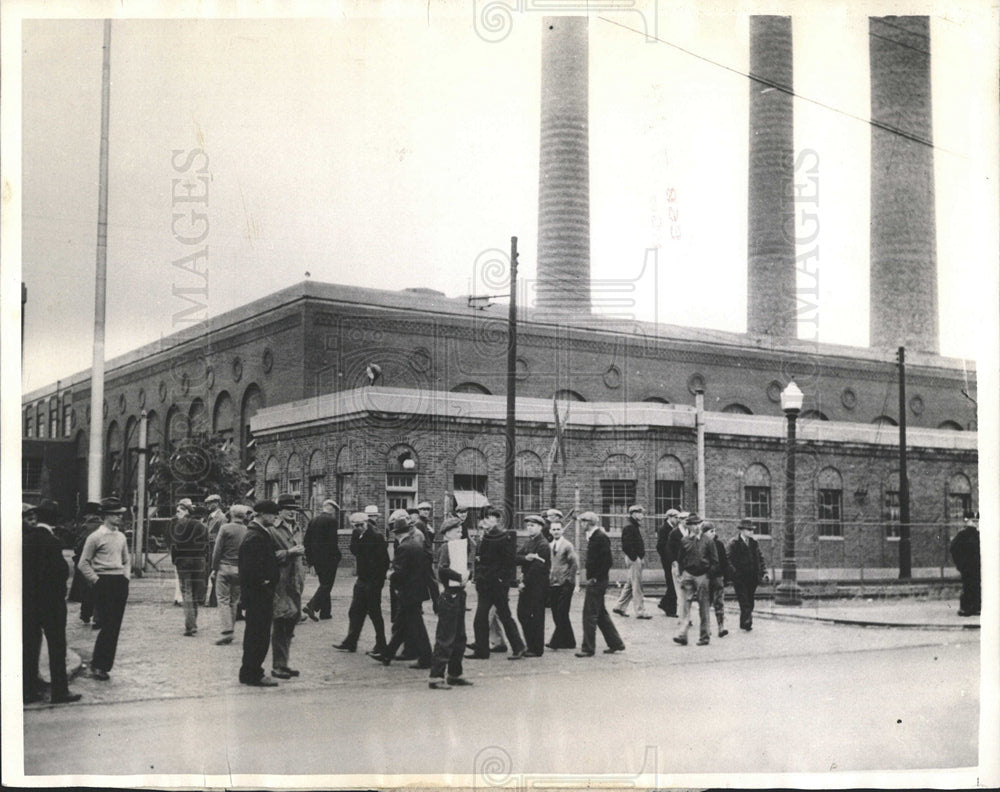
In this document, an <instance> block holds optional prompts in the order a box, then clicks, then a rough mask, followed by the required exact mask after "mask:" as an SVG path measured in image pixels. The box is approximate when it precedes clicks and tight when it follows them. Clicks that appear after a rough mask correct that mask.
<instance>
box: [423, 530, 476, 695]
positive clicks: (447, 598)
mask: <svg viewBox="0 0 1000 792" xmlns="http://www.w3.org/2000/svg"><path fill="white" fill-rule="evenodd" d="M439 536H440V538H441V542H440V544H441V552H440V555H439V556H438V579H439V580H440V581H441V585H442V589H441V593H440V595H439V597H438V623H437V634H436V635H435V636H434V653H433V658H432V660H431V678H430V682H428V687H430V688H432V689H435V690H448V689H450V688H452V687H455V686H459V685H462V686H465V685H471V684H472V683H471V682H470V681H469V680H467V679H466V678H465V677H463V676H462V657H463V655H464V654H465V640H466V639H465V584H466V583H468V582H469V578H470V576H471V574H472V572H473V564H474V563H475V548H474V546H473V543H472V540H471V539H462V521H461V520H459V519H458V518H457V517H446V518H445V521H444V522H443V523H442V524H441V531H440V532H439ZM452 549H454V550H455V552H456V556H455V560H454V562H453V561H452ZM462 560H464V564H461V563H460V561H462ZM460 566H461V567H463V569H462V571H459V567H460ZM445 670H447V672H448V677H447V679H445Z"/></svg>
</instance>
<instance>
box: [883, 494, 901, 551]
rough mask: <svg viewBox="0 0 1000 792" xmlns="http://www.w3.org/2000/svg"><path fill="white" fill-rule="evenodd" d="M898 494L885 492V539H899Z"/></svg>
mask: <svg viewBox="0 0 1000 792" xmlns="http://www.w3.org/2000/svg"><path fill="white" fill-rule="evenodd" d="M899 533H900V531H899V492H898V491H896V490H886V492H885V535H886V538H888V539H892V538H897V539H898V538H899Z"/></svg>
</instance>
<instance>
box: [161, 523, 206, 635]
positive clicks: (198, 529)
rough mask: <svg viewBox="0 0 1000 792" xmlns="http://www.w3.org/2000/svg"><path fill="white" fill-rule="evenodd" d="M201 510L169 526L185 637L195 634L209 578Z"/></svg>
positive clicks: (171, 555) (171, 556)
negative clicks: (179, 589)
mask: <svg viewBox="0 0 1000 792" xmlns="http://www.w3.org/2000/svg"><path fill="white" fill-rule="evenodd" d="M205 511H206V509H204V508H192V510H191V513H190V515H189V516H181V514H182V512H181V509H180V508H178V510H177V513H178V516H177V517H176V518H175V519H174V520H173V521H171V523H170V560H171V561H172V562H173V565H174V569H176V570H177V578H178V580H180V583H181V598H182V601H183V603H184V635H186V636H188V637H191V636H194V635H197V633H198V606H199V605H200V604H202V603H204V601H205V589H206V579H207V577H208V560H207V556H208V552H209V551H208V528H207V527H206V526H205V523H203V522H202V521H201V519H200V517H203V516H205V515H204V512H205Z"/></svg>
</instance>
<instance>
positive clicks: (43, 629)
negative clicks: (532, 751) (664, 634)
mask: <svg viewBox="0 0 1000 792" xmlns="http://www.w3.org/2000/svg"><path fill="white" fill-rule="evenodd" d="M339 511H340V507H339V505H338V504H337V503H336V502H335V501H333V500H326V501H325V502H324V503H323V506H322V511H321V512H320V513H319V514H317V515H316V516H315V517H313V518H312V519H311V520H310V521H309V522H308V525H307V526H306V527H305V530H304V531H303V530H302V529H301V527H300V524H299V520H298V518H299V515H300V514H301V513H302V510H301V507H300V505H299V503H298V502H297V499H296V498H295V496H293V495H281V496H279V497H278V498H277V500H274V501H272V500H263V501H260V502H258V503H256V504H254V505H253V507H250V506H246V505H241V504H236V505H233V506H231V507H230V508H229V510H228V514H227V512H225V511H224V510H223V509H222V504H221V499H220V498H219V497H218V496H215V495H213V496H209V497H208V498H206V500H205V501H204V503H201V504H195V503H193V502H192V501H191V500H190V499H187V498H185V499H182V500H180V501H179V502H178V503H177V506H176V511H175V516H174V518H173V519H172V521H171V524H170V531H169V540H170V554H171V558H172V561H173V564H174V568H175V570H176V574H177V584H178V589H179V602H180V604H182V605H183V609H184V610H183V612H184V631H183V635H184V636H188V637H192V636H195V635H197V632H198V615H199V606H204V605H205V604H215V603H217V614H218V616H217V619H218V624H219V637H218V639H217V640H216V641H215V643H216V644H218V645H220V646H224V645H227V644H231V643H233V640H234V630H235V624H236V622H237V621H239V620H241V619H243V620H244V621H245V629H244V633H243V642H242V646H243V658H242V664H241V667H240V671H239V681H240V682H241V683H243V684H246V685H254V686H260V687H273V686H276V685H277V684H278V683H277V682H276V681H275V680H277V679H291V678H293V677H297V676H299V673H300V672H299V671H298V670H297V669H295V668H293V667H292V666H291V665H290V662H291V645H292V640H293V637H294V634H295V629H296V626H297V625H298V624H299V623H300V622H303V621H306V620H309V619H311V620H313V621H321V620H329V619H332V618H333V616H334V614H333V612H332V607H331V598H330V593H331V589H332V587H333V584H334V582H335V580H336V575H337V569H338V567H339V564H340V562H341V560H342V555H343V554H342V551H341V549H340V545H339V541H338V528H339V524H340V520H339ZM22 512H23V515H22V516H23V520H22V523H23V536H24V541H23V568H24V574H23V589H22V596H23V598H22V603H23V645H24V669H23V671H24V677H23V678H24V689H23V696H24V701H25V702H34V701H40V700H42V698H43V694H44V688H45V687H46V686H45V684H44V683H43V682H42V681H41V679H40V678H39V674H38V660H39V654H40V647H41V639H42V635H43V634H44V636H45V639H46V642H47V645H48V648H49V662H50V664H51V667H50V679H51V682H50V683H49V685H48V687H50V701H51V702H52V703H67V702H73V701H77V700H79V698H80V695H79V694H73V693H71V692H70V690H69V687H68V683H67V678H66V637H65V630H66V596H65V592H66V580H67V577H68V574H69V569H68V566H67V564H66V562H65V560H64V558H63V556H62V544H61V542H60V541H59V539H58V538H56V536H55V534H54V530H53V523H54V522H56V520H57V519H58V505H57V504H56V503H54V502H53V501H48V500H43V501H42V502H41V503H39V504H38V505H37V506H28V505H25V506H24V507H23V509H22ZM125 513H126V509H125V507H124V506H122V504H121V503H120V502H119V500H118V499H117V498H106V499H104V500H102V501H101V502H100V503H88V504H86V506H85V507H84V509H83V510H82V513H81V526H82V529H81V531H80V534H79V539H78V541H77V544H76V546H75V548H74V558H73V561H74V579H73V585H72V588H71V590H70V597H69V599H70V600H71V601H78V602H80V619H81V620H82V621H83V622H84V623H87V622H89V621H90V620H91V619H93V628H94V629H95V630H97V631H98V635H97V639H96V641H95V644H94V650H93V656H92V659H91V662H90V674H91V676H92V677H93V678H94V679H97V680H102V681H106V680H108V679H110V672H111V670H112V668H113V666H114V661H115V654H116V651H117V645H118V636H119V631H120V629H121V624H122V619H123V616H124V613H125V606H126V603H127V601H128V588H129V576H130V569H131V559H130V556H129V549H128V542H127V541H126V538H125V535H124V534H123V533H122V530H121V529H122V522H123V518H124V515H125ZM569 517H570V518H572V519H575V520H576V521H577V523H578V524H579V526H580V529H581V531H582V532H583V533H584V534H585V536H586V559H585V565H584V568H583V570H582V572H583V574H582V576H581V575H580V571H581V570H580V568H579V559H578V557H577V552H576V548H575V547H574V545H573V543H572V542H570V541H568V540H567V539H566V538H565V537H564V536H563V533H564V523H566V522H567V520H566V519H564V516H563V514H562V513H561V512H560V511H559V510H558V509H549V510H548V511H546V512H545V513H544V514H541V515H528V516H526V517H525V518H524V520H523V528H524V529H525V531H526V533H527V538H526V539H525V540H524V541H522V542H521V543H520V546H519V543H518V539H517V533H516V532H515V531H514V530H511V529H508V528H507V527H506V526H504V525H503V524H502V522H501V519H502V513H501V512H500V511H499V510H498V509H495V508H492V507H491V508H487V509H486V510H485V512H484V513H483V514H482V517H481V519H480V520H479V521H478V523H477V524H476V525H475V526H473V529H472V530H471V531H468V530H467V529H466V525H467V522H468V521H467V511H465V510H456V511H455V512H454V513H452V514H449V515H447V516H446V517H445V519H444V520H443V521H442V523H441V524H440V526H439V527H438V529H437V530H436V531H435V529H434V526H433V523H432V520H431V504H430V503H427V502H423V503H420V504H418V505H417V506H416V508H414V509H410V510H403V509H399V510H396V511H394V512H392V514H390V515H389V517H388V521H387V523H383V522H382V518H381V515H380V513H379V510H378V507H376V506H368V507H366V508H365V510H364V511H363V512H355V513H353V514H351V515H350V517H349V521H350V524H351V529H352V531H351V538H350V545H349V547H350V552H351V554H352V555H353V556H354V558H355V562H356V574H357V578H356V581H355V583H354V587H353V591H352V595H351V603H350V607H349V609H348V613H347V617H348V624H347V634H346V636H345V637H344V639H343V640H342V641H341V642H340V643H338V644H335V648H337V649H339V650H341V651H343V652H356V651H357V649H358V642H359V640H360V637H361V633H362V631H363V629H364V627H365V624H366V623H367V622H369V621H370V622H371V626H372V631H373V633H374V645H373V647H372V649H371V650H370V651H368V652H367V654H368V655H369V656H370V657H372V658H373V659H374V660H376V661H378V662H380V663H382V664H384V665H390V664H391V663H392V662H393V661H394V660H406V661H411V665H410V667H411V668H415V669H423V670H428V671H429V672H430V683H429V684H430V687H432V688H435V689H448V688H450V687H453V686H457V685H469V684H471V683H470V682H469V681H468V680H467V679H465V677H464V676H463V660H467V659H471V660H486V659H489V658H490V656H491V655H492V654H496V653H505V652H508V651H509V652H510V654H509V655H508V659H510V660H522V659H530V658H536V657H540V656H541V655H542V654H543V653H544V651H545V649H546V648H548V649H552V650H558V649H577V641H576V635H575V633H574V630H573V625H572V624H571V622H570V616H569V614H570V606H571V603H572V598H573V596H574V594H575V593H576V592H577V591H578V577H581V578H582V581H583V585H584V588H585V593H584V602H583V617H582V625H581V626H582V639H581V641H580V645H579V649H578V651H576V656H577V657H580V658H586V657H593V656H594V655H595V654H596V651H597V647H596V635H597V631H598V629H599V630H600V632H601V635H602V637H603V639H604V643H605V644H606V648H605V649H604V652H605V653H607V654H613V653H615V652H620V651H624V649H625V644H624V642H623V641H622V639H621V636H620V635H619V633H618V630H617V629H616V627H615V624H614V621H613V620H612V618H611V616H610V615H609V614H608V611H607V609H606V607H605V594H606V591H607V588H608V585H609V573H610V570H611V568H612V566H613V559H612V550H611V541H610V538H609V536H608V534H607V533H606V532H605V530H604V528H603V527H602V525H601V521H600V518H599V517H598V515H597V514H595V513H594V512H592V511H586V512H583V513H582V514H579V515H577V516H575V518H574V517H573V515H572V514H571V515H569ZM977 517H978V515H977ZM644 519H645V509H644V508H643V507H642V506H640V505H633V506H631V507H630V508H629V509H628V522H627V524H626V525H625V527H624V528H623V530H622V534H621V544H622V552H623V554H624V555H625V558H626V562H627V565H628V577H627V580H626V582H625V584H624V586H623V587H622V590H621V594H620V596H619V597H618V600H617V603H616V604H615V606H614V608H613V611H612V612H613V613H615V614H616V615H618V616H620V617H623V618H627V617H628V615H629V614H628V612H627V610H626V609H627V607H628V605H629V604H632V605H633V610H634V614H635V616H636V617H637V618H638V619H648V618H651V617H650V615H649V614H648V613H647V611H646V608H645V600H644V597H643V593H642V580H643V574H642V573H643V565H644V563H645V544H644V539H643V535H644V533H643V530H642V523H643V520H644ZM976 523H977V519H974V518H972V517H971V516H970V518H969V519H968V520H967V525H966V529H965V530H964V531H962V532H961V533H959V535H958V536H956V538H955V540H954V542H953V543H952V553H953V555H954V557H955V562H956V566H957V567H958V568H959V571H960V572H961V574H962V578H963V595H962V601H961V610H960V615H963V616H964V615H972V614H975V613H978V612H979V609H980V601H981V594H980V591H979V566H980V563H979V555H978V546H979V543H978V527H977V524H976ZM737 528H738V534H737V535H736V536H735V537H734V538H732V539H731V540H730V541H729V542H728V543H723V542H722V541H721V540H720V539H719V538H718V537H717V536H716V531H715V526H714V525H713V524H712V523H711V522H709V521H706V520H702V519H701V518H700V517H699V516H698V515H697V514H690V513H687V512H680V511H678V510H676V509H670V510H669V511H668V512H667V515H666V519H665V521H664V523H663V524H662V525H661V526H660V527H659V528H658V530H657V533H656V551H657V554H658V555H659V557H660V563H661V564H662V567H663V571H664V576H665V579H666V581H667V582H668V585H667V586H666V590H665V592H664V594H663V597H662V598H661V599H660V601H659V603H658V606H659V608H660V609H661V610H663V612H664V614H665V615H666V616H669V617H674V618H676V619H677V621H676V630H675V634H674V636H673V641H674V642H675V643H676V644H678V645H681V646H686V645H687V644H688V633H689V630H690V628H691V627H692V625H693V622H694V615H693V613H692V610H693V609H694V607H695V606H697V609H698V630H699V634H698V642H697V643H698V645H699V646H704V645H707V644H708V643H709V642H710V639H711V621H712V619H711V617H712V613H713V611H714V615H715V621H716V624H717V635H718V636H719V637H720V638H721V637H724V636H726V635H727V634H728V630H727V629H726V627H725V611H724V590H725V587H726V586H728V585H730V584H731V585H732V586H733V589H734V592H735V595H736V600H737V602H738V603H739V610H740V624H739V626H740V629H742V630H744V631H748V632H749V631H750V630H752V629H753V609H754V599H755V592H756V589H757V586H758V585H759V584H760V583H762V582H765V581H767V574H766V568H765V565H764V558H763V555H762V554H761V551H760V548H759V546H758V544H757V542H756V540H755V539H754V538H753V535H752V533H753V531H752V529H753V526H752V523H750V522H749V521H748V520H743V521H741V522H740V523H739V525H738V526H737ZM306 566H309V567H311V568H312V569H313V570H315V573H316V577H317V578H318V587H317V589H316V591H315V593H314V594H313V595H312V597H311V598H310V599H309V600H308V601H307V602H305V603H303V589H304V584H305V571H306ZM518 570H520V575H518ZM470 582H472V583H473V584H474V586H475V589H476V594H477V605H476V610H475V613H474V615H473V619H472V631H473V640H472V642H471V643H470V642H467V637H466V612H467V610H468V608H467V605H466V590H467V587H468V584H469V583H470ZM386 583H388V584H389V604H390V609H389V617H390V629H389V633H388V636H387V634H386V627H385V621H384V618H383V611H382V602H383V589H384V588H385V585H386ZM513 589H517V590H519V595H518V601H517V607H516V619H515V616H514V614H513V613H512V612H511V605H510V599H509V598H510V593H511V591H512V590H513ZM209 592H211V594H212V595H213V596H214V600H213V599H212V598H211V597H209ZM428 602H429V603H430V606H431V607H432V608H433V611H434V612H435V613H436V614H437V629H436V634H435V636H434V642H433V643H432V642H431V640H430V636H429V635H428V633H427V629H426V626H425V624H424V606H425V603H428ZM546 611H551V618H552V624H553V630H552V632H551V636H550V638H549V640H548V641H546V640H545V632H546V628H545V622H546ZM508 647H509V648H508ZM466 651H468V654H466ZM268 652H270V654H271V670H270V675H269V676H268V675H267V674H266V673H265V670H264V662H265V660H266V658H267V655H268Z"/></svg>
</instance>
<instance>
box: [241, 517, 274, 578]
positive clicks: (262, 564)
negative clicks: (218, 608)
mask: <svg viewBox="0 0 1000 792" xmlns="http://www.w3.org/2000/svg"><path fill="white" fill-rule="evenodd" d="M277 549H278V546H277V544H275V541H274V539H273V538H272V536H271V534H270V532H269V531H268V530H267V528H265V527H264V526H263V525H261V524H260V523H259V522H257V521H256V520H251V521H250V524H249V525H248V526H247V533H246V536H244V537H243V544H241V545H240V587H241V588H243V589H245V590H247V591H254V592H261V591H270V592H271V593H273V592H274V589H275V586H277V585H278V577H279V576H280V574H281V570H280V569H279V567H278V557H277V556H276V555H275V551H276V550H277Z"/></svg>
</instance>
